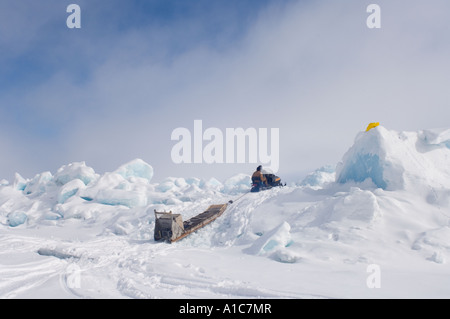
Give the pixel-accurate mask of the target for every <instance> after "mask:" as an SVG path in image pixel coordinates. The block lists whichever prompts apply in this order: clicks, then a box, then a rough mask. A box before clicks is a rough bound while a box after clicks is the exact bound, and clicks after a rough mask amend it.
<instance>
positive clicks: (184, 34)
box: [0, 0, 450, 182]
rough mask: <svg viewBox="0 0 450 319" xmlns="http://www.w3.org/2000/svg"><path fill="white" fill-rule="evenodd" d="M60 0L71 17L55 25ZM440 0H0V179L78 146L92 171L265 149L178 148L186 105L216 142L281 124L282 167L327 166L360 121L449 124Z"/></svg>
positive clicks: (292, 173) (160, 170)
mask: <svg viewBox="0 0 450 319" xmlns="http://www.w3.org/2000/svg"><path fill="white" fill-rule="evenodd" d="M72 3H75V4H78V5H79V6H80V8H81V28H80V29H69V28H68V27H67V25H66V19H67V18H68V17H69V15H70V13H68V12H66V9H67V6H68V5H70V4H72ZM371 3H376V4H378V5H379V7H380V8H381V15H380V17H381V28H379V29H369V28H368V27H367V24H366V20H367V18H368V16H369V15H370V13H368V12H367V6H368V5H369V4H371ZM449 12H450V3H449V2H448V1H446V0H431V1H419V0H412V1H406V0H397V1H381V0H380V1H378V0H374V1H372V2H366V1H361V0H346V1H331V0H320V1H307V0H298V1H295V0H257V1H256V0H249V1H243V0H241V1H238V0H226V1H225V0H214V1H210V0H147V1H145V0H139V1H138V0H127V1H125V0H108V1H106V0H89V1H88V0H85V1H81V0H71V1H63V0H40V1H34V0H21V1H16V0H2V1H1V3H0V180H1V179H6V180H9V181H11V182H12V181H13V180H14V174H15V173H16V172H18V173H19V174H21V175H22V176H23V177H25V178H32V177H34V175H36V174H38V173H41V172H44V171H50V172H52V173H55V172H56V171H57V169H58V168H59V167H61V166H62V165H65V164H69V163H71V162H79V161H85V162H86V164H87V165H88V166H91V167H93V168H94V169H95V171H96V172H97V173H104V172H107V171H112V170H114V169H116V168H117V167H119V166H120V165H121V164H123V163H126V162H128V161H130V160H133V159H135V158H141V159H143V160H144V161H146V162H147V163H149V164H150V165H152V166H153V168H154V171H155V175H154V179H155V180H156V181H158V180H162V179H164V178H165V177H169V176H175V177H192V176H194V177H200V178H210V177H216V178H218V179H219V180H224V179H226V178H228V177H230V176H233V175H236V174H239V173H246V174H251V173H252V172H253V171H254V169H255V168H256V166H257V165H259V164H263V165H265V164H266V163H249V161H248V160H247V161H246V162H245V163H243V164H236V163H221V164H206V163H182V164H176V163H174V161H173V159H172V157H171V151H172V149H173V147H174V145H176V144H177V141H174V140H172V139H171V135H172V132H173V131H174V130H175V129H177V128H186V129H188V130H189V131H190V132H191V133H192V135H194V121H195V120H201V121H202V125H203V131H205V130H207V129H208V128H215V129H218V130H219V131H221V132H223V135H224V136H223V138H224V145H225V138H226V136H225V135H226V134H225V133H226V131H227V128H232V129H233V128H234V129H236V128H244V129H247V128H255V129H256V131H257V132H259V131H258V129H260V128H266V129H268V130H269V131H270V129H271V128H276V129H279V140H278V142H279V152H278V157H279V170H278V172H277V175H279V176H281V177H282V179H284V180H285V181H286V182H296V181H298V180H299V179H301V178H302V177H303V176H304V175H305V174H306V173H308V172H310V171H313V170H315V169H316V168H319V167H321V166H324V165H336V163H337V162H339V161H340V160H341V158H342V156H343V154H344V153H345V152H346V151H347V149H348V148H349V147H350V146H351V145H352V144H353V140H354V138H355V136H356V134H358V133H359V132H360V131H363V130H365V128H366V127H367V125H368V124H369V123H370V122H380V124H381V125H383V126H385V127H386V128H388V129H392V130H397V131H403V130H406V131H408V130H413V131H416V130H421V129H427V128H438V127H449V126H450V125H449V120H448V119H449V118H450V108H449V102H450V90H448V83H450V81H449V80H450V60H449V59H448V57H449V56H450V23H448V13H449ZM192 137H193V136H192ZM258 137H259V138H261V134H259V136H258ZM193 138H194V137H193ZM208 143H209V142H208V141H203V145H202V146H203V147H204V146H205V145H207V144H208ZM217 145H220V144H217ZM192 147H193V145H192ZM223 150H224V151H225V148H224V149H223Z"/></svg>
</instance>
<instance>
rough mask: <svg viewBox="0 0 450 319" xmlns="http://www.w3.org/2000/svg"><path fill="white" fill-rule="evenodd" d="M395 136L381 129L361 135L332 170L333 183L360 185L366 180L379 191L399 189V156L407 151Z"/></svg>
mask: <svg viewBox="0 0 450 319" xmlns="http://www.w3.org/2000/svg"><path fill="white" fill-rule="evenodd" d="M404 144H405V143H402V141H401V140H400V139H399V135H398V133H396V132H393V131H392V132H391V131H388V130H386V129H385V128H384V127H382V126H378V127H376V128H373V129H371V130H370V131H368V132H361V133H360V134H358V135H357V137H356V139H355V143H354V144H353V146H352V147H351V148H350V149H349V150H348V151H347V153H345V155H344V157H343V159H342V162H341V163H339V164H338V165H337V167H336V182H338V183H347V182H349V181H353V182H357V183H361V182H364V181H365V180H367V179H370V180H371V181H372V182H373V184H374V185H375V186H377V187H379V188H382V189H387V188H389V189H391V190H393V189H402V188H403V186H404V178H403V172H404V166H403V165H402V156H404V153H405V152H406V151H407V150H405V148H407V146H406V145H404Z"/></svg>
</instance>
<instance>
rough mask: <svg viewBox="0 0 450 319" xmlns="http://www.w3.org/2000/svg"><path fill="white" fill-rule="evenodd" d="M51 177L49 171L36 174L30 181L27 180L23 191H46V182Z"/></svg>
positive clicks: (26, 192) (31, 192)
mask: <svg viewBox="0 0 450 319" xmlns="http://www.w3.org/2000/svg"><path fill="white" fill-rule="evenodd" d="M52 179H53V176H52V174H51V173H50V172H44V173H41V174H37V175H36V176H35V177H34V178H33V179H32V180H31V181H29V182H28V183H27V184H26V186H25V188H24V190H23V192H24V193H25V194H27V195H28V194H33V193H35V194H42V193H44V192H45V191H46V188H47V184H48V183H49V182H50V181H51V180H52Z"/></svg>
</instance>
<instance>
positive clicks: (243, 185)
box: [223, 174, 252, 194]
mask: <svg viewBox="0 0 450 319" xmlns="http://www.w3.org/2000/svg"><path fill="white" fill-rule="evenodd" d="M251 183H252V179H251V177H250V176H249V175H246V174H238V175H235V176H233V177H230V178H229V179H227V180H226V181H225V182H224V184H223V186H224V187H223V192H224V193H228V194H235V193H242V192H245V191H248V190H250V187H251Z"/></svg>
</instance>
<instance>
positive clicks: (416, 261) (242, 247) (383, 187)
mask: <svg viewBox="0 0 450 319" xmlns="http://www.w3.org/2000/svg"><path fill="white" fill-rule="evenodd" d="M449 131H450V130H445V129H440V130H423V131H420V132H395V131H389V130H387V129H385V128H383V127H377V128H375V129H372V130H370V131H369V132H361V133H360V134H358V135H357V137H356V139H355V142H354V144H353V146H352V147H350V148H349V150H348V151H347V152H346V153H345V154H344V156H343V159H342V162H341V163H338V165H337V166H336V170H334V169H333V167H332V166H325V167H322V168H319V169H318V170H316V171H315V172H312V173H311V174H309V175H308V176H306V178H305V179H304V180H303V181H300V182H299V183H297V184H292V183H291V186H286V187H281V188H273V189H271V190H268V191H264V192H260V193H249V192H248V191H249V189H250V177H249V175H246V174H238V175H236V176H234V177H231V178H230V179H228V180H226V181H224V182H223V183H221V182H220V181H218V180H216V179H213V178H212V179H210V180H206V181H205V180H200V179H198V178H175V177H168V178H167V179H165V180H164V181H162V182H161V183H152V176H153V168H152V167H151V166H150V165H149V164H147V163H145V162H144V161H142V160H140V159H136V160H133V161H131V162H129V163H126V164H124V165H122V166H121V167H119V168H118V169H117V170H115V171H113V172H109V173H105V174H103V175H99V174H97V173H95V171H94V169H92V168H90V167H88V166H87V165H86V164H85V163H84V162H79V163H72V164H69V165H65V166H63V167H61V168H60V169H58V170H57V171H56V173H55V174H54V175H53V174H52V173H51V172H44V173H41V174H37V175H36V176H35V177H34V178H32V179H25V178H23V177H22V176H20V175H19V174H16V178H15V180H14V181H13V182H12V183H9V182H8V181H5V180H2V181H1V182H0V278H1V280H0V296H1V297H2V298H20V297H25V298H33V297H39V298H42V297H46V298H417V297H419V298H423V297H425V298H428V297H430V298H436V297H437V298H448V297H449V296H450V288H449V287H450V279H449V278H450V276H449V274H450V271H449V269H448V266H447V264H448V260H449V257H450V244H449V243H450V230H449V226H450V200H449V195H450V179H449V177H450V176H449V175H450V170H449V167H450V166H449V165H448V163H449V159H450V149H449V146H450V142H449V141H450V134H449V133H448V132H449ZM244 194H245V195H244ZM242 195H244V196H242ZM241 196H242V197H241ZM237 198H239V199H238V200H236V199H237ZM230 199H232V200H234V202H233V204H231V205H229V206H228V208H227V210H226V211H225V213H224V214H223V215H222V216H221V217H220V218H219V219H217V220H216V221H215V222H214V223H212V224H210V225H208V226H206V227H205V228H203V229H201V230H199V231H197V232H196V233H194V234H192V235H190V236H188V237H187V238H185V239H183V240H181V241H179V242H176V243H174V244H172V245H169V244H165V243H156V242H154V240H153V229H154V210H155V209H156V210H158V211H172V212H174V213H180V214H182V216H183V219H185V220H186V219H188V218H190V217H192V216H195V215H197V214H199V213H201V212H202V211H204V210H205V209H206V208H207V207H208V206H209V205H211V204H220V203H227V202H228V201H229V200H230ZM372 265H376V266H377V267H378V268H376V269H379V270H380V274H378V275H379V276H381V281H380V282H381V285H380V287H379V288H370V285H369V284H368V279H369V278H370V275H371V272H370V271H368V270H370V269H372V268H371V267H370V266H372Z"/></svg>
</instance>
